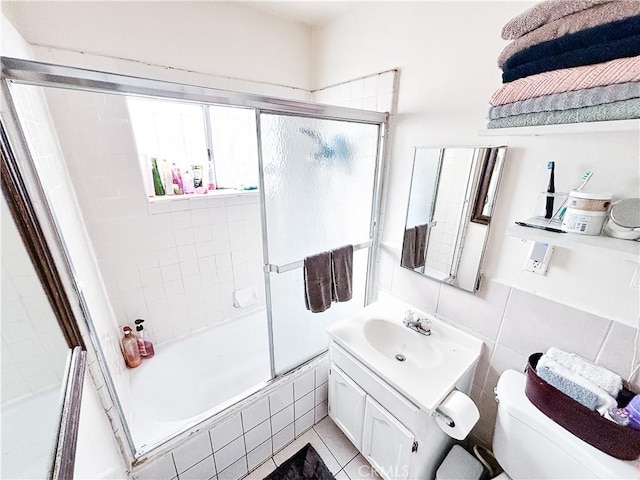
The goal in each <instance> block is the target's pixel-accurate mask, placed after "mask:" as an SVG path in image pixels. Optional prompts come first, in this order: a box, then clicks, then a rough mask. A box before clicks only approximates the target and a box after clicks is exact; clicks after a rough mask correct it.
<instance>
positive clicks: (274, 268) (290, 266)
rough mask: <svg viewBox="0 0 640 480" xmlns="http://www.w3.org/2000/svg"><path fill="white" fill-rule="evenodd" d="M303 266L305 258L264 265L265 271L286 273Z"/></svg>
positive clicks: (357, 247)
mask: <svg viewBox="0 0 640 480" xmlns="http://www.w3.org/2000/svg"><path fill="white" fill-rule="evenodd" d="M371 244H372V242H371V240H367V241H366V242H362V243H358V244H357V245H354V246H353V251H354V252H355V251H356V250H362V249H363V248H369V247H370V246H371ZM302 267H304V260H299V261H297V262H291V263H285V264H284V265H274V264H272V263H269V264H267V265H265V266H264V271H265V272H271V273H285V272H289V271H291V270H295V269H296V268H302Z"/></svg>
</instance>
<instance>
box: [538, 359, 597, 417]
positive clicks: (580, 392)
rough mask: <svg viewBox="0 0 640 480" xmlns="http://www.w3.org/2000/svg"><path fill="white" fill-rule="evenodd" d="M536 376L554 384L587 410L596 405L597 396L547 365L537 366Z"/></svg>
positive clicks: (594, 407) (593, 408) (592, 408)
mask: <svg viewBox="0 0 640 480" xmlns="http://www.w3.org/2000/svg"><path fill="white" fill-rule="evenodd" d="M536 372H537V373H538V376H539V377H540V378H542V379H543V380H544V381H545V382H547V383H548V384H549V385H552V386H554V387H555V388H557V389H558V390H560V391H561V392H562V393H564V394H565V395H567V396H569V397H571V398H573V399H574V400H575V401H576V402H578V403H579V404H581V405H584V406H585V407H587V408H588V409H589V410H595V409H596V406H597V405H598V396H597V395H596V394H595V393H593V392H591V391H589V390H587V389H586V388H584V387H581V386H580V385H578V384H576V383H573V382H572V381H571V380H569V379H568V378H565V377H562V376H560V375H558V374H557V373H555V372H553V371H552V370H551V369H550V368H549V367H538V368H537V369H536Z"/></svg>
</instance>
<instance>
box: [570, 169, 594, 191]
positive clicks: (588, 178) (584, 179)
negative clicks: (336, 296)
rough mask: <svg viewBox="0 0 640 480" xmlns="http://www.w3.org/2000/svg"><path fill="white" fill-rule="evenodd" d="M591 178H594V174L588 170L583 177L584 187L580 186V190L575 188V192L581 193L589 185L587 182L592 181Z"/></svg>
mask: <svg viewBox="0 0 640 480" xmlns="http://www.w3.org/2000/svg"><path fill="white" fill-rule="evenodd" d="M591 177H593V172H592V171H591V170H587V171H586V172H584V175H582V185H580V186H579V187H578V188H574V190H575V191H576V192H579V191H581V190H582V189H583V188H584V186H585V185H586V184H587V182H588V181H589V180H590V179H591Z"/></svg>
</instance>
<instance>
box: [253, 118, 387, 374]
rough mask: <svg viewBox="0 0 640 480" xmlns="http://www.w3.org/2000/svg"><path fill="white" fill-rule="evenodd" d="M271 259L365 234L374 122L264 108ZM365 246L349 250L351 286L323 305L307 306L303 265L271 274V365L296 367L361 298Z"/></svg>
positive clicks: (294, 258)
mask: <svg viewBox="0 0 640 480" xmlns="http://www.w3.org/2000/svg"><path fill="white" fill-rule="evenodd" d="M260 126H261V132H262V145H261V148H262V158H263V165H264V184H265V185H264V191H265V211H266V217H267V240H268V249H269V252H268V253H269V256H268V261H269V263H271V264H276V265H284V264H287V263H291V262H298V261H300V260H303V259H304V257H306V256H308V255H312V254H315V253H319V252H323V251H327V250H332V249H334V248H337V247H340V246H342V245H346V244H358V243H361V242H365V241H367V240H368V239H369V235H370V225H371V210H372V201H373V191H374V184H375V166H376V154H377V145H378V129H379V127H378V126H377V125H367V124H358V123H353V122H341V121H334V120H321V119H315V118H305V117H294V116H286V115H275V114H262V115H261V117H260ZM367 256H368V250H367V249H365V250H360V251H357V252H355V253H354V281H353V285H354V293H353V299H352V300H351V301H349V302H344V303H334V304H333V305H332V306H331V308H329V309H328V310H326V311H325V312H323V313H311V312H309V311H308V310H306V308H305V302H304V289H303V272H302V268H298V269H295V270H292V271H289V272H286V273H280V274H277V273H272V274H270V281H271V305H272V319H273V337H274V356H275V359H274V360H275V367H276V371H277V372H278V373H281V372H283V371H286V370H287V369H290V368H292V367H295V366H296V365H298V364H299V363H301V362H303V361H304V360H306V359H308V358H310V357H312V356H313V355H315V354H317V353H319V352H321V351H322V350H323V349H325V348H326V347H327V345H328V337H327V335H326V333H325V328H326V327H327V326H329V325H330V324H331V323H333V322H335V321H337V320H341V319H343V318H345V317H346V316H348V315H350V314H351V313H354V312H355V311H356V310H358V309H359V308H361V307H362V306H363V305H364V295H365V287H366V273H367Z"/></svg>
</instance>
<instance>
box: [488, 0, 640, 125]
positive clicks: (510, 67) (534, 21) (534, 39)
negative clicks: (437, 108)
mask: <svg viewBox="0 0 640 480" xmlns="http://www.w3.org/2000/svg"><path fill="white" fill-rule="evenodd" d="M502 37H503V38H504V39H505V40H513V41H512V42H511V43H509V44H508V45H507V46H506V48H505V49H504V50H503V52H502V53H501V54H500V56H499V58H498V66H499V67H500V68H502V70H503V75H502V79H503V82H504V85H503V86H502V87H501V88H500V89H498V90H497V91H496V92H495V93H494V94H493V96H492V97H491V101H490V103H491V105H492V107H491V109H490V110H489V115H488V118H489V123H488V128H504V127H519V126H527V125H549V124H559V123H576V122H593V121H603V120H624V119H628V118H640V1H638V0H574V1H571V2H569V1H565V0H546V1H543V2H542V3H539V4H537V5H534V6H533V7H531V8H530V9H528V10H526V11H525V12H523V13H522V14H520V15H518V16H517V17H515V18H513V19H512V20H510V21H509V22H508V23H507V24H506V25H505V26H504V28H503V30H502Z"/></svg>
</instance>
